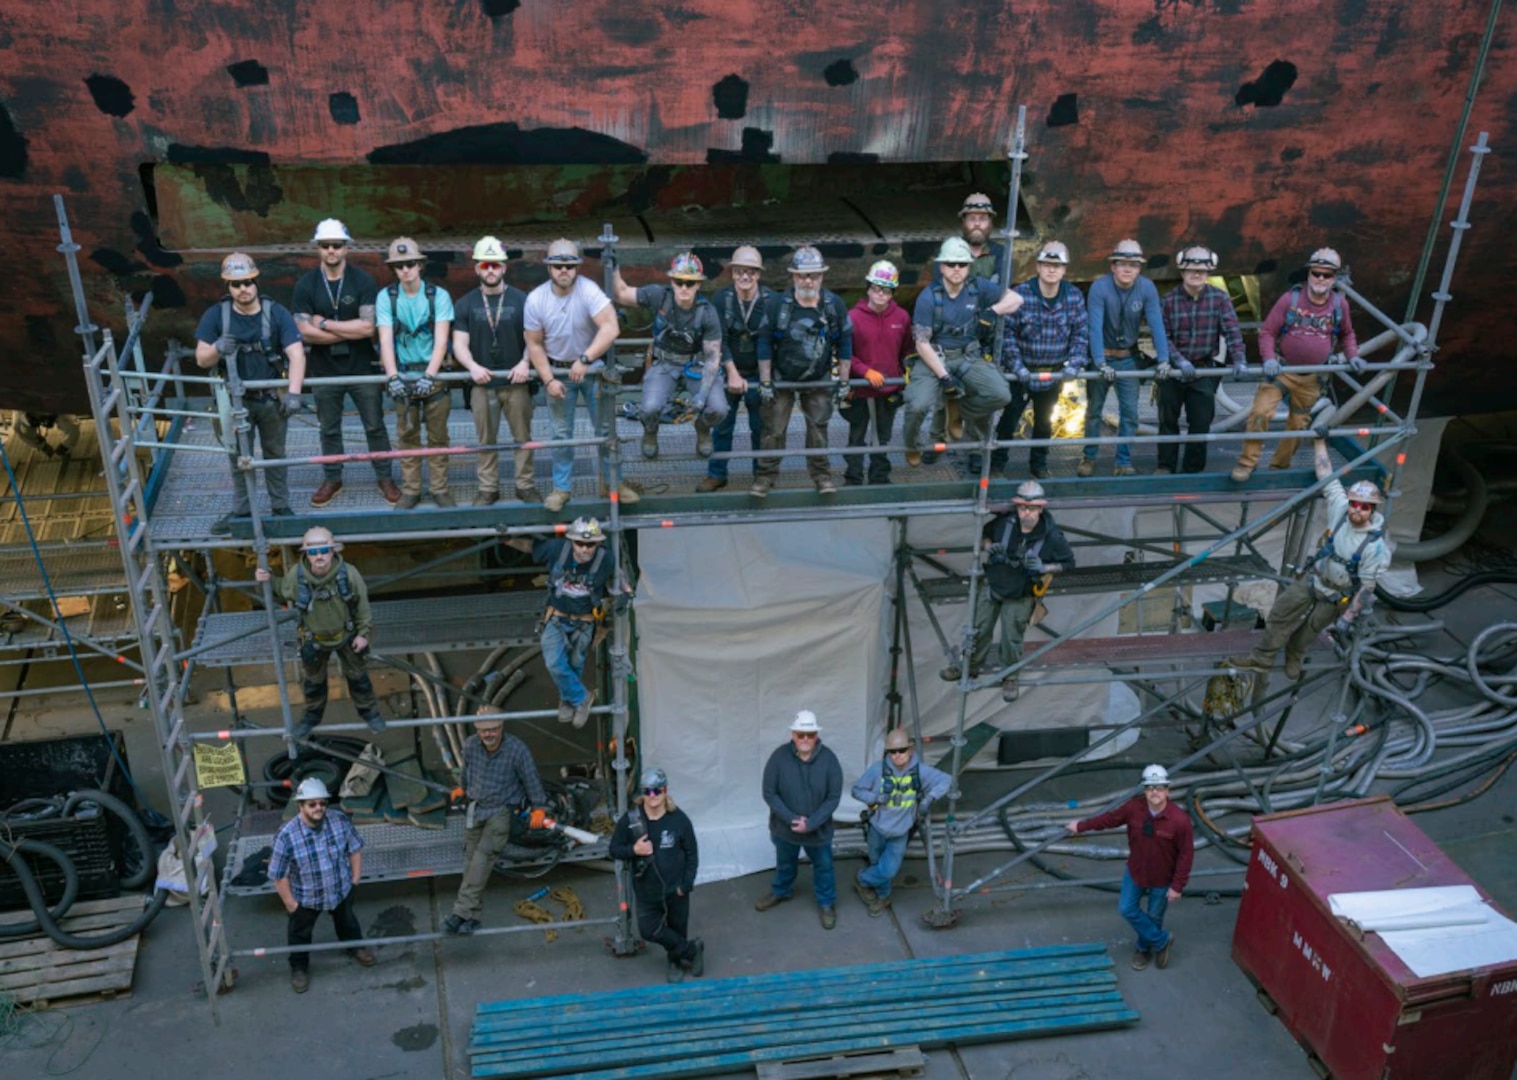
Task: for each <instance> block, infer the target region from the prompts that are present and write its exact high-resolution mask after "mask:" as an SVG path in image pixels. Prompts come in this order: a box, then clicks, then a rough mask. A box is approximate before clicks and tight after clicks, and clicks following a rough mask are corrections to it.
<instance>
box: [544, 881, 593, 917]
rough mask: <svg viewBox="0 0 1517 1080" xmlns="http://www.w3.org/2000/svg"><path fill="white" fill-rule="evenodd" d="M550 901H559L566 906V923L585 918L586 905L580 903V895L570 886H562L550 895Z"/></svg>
mask: <svg viewBox="0 0 1517 1080" xmlns="http://www.w3.org/2000/svg"><path fill="white" fill-rule="evenodd" d="M548 899H549V900H557V901H558V902H559V903H560V904H562V905H564V921H565V922H578V921H579V920H580V919H583V918H584V917H585V905H584V904H582V903H581V902H580V899H579V893H577V892H575V891H574V890H573V889H572V888H571V887H570V886H568V885H560V886H559V887H558V888H556V889H554V890H553V891H552V892H550V893H549V894H548Z"/></svg>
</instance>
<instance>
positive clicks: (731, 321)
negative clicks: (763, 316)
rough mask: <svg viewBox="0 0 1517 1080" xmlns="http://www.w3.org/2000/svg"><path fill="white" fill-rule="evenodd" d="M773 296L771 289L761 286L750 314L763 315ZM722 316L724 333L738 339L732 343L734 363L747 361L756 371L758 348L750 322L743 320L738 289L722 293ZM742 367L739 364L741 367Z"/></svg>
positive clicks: (749, 366)
mask: <svg viewBox="0 0 1517 1080" xmlns="http://www.w3.org/2000/svg"><path fill="white" fill-rule="evenodd" d="M773 295H774V292H773V291H772V290H771V289H769V288H768V287H767V286H763V285H760V286H759V291H758V295H757V296H755V297H754V300H753V307H752V308H751V309H749V310H750V314H751V313H752V312H754V311H758V312H761V313H762V312H763V310H764V306H765V305H766V304H768V303H769V298H770V297H771V296H773ZM721 315H722V329H723V331H724V332H725V333H726V334H728V335H729V336H730V337H733V338H735V339H736V340H735V341H733V342H732V357H733V361H734V362H737V361H739V360H746V361H748V369H749V370H750V371H752V370H754V365H756V364H757V363H758V346H757V344H755V342H754V340H753V330H752V329H751V328H750V327H749V326H748V320H747V319H745V318H743V313H742V310H741V309H740V308H739V307H738V303H737V290H736V289H724V290H723V291H722V311H721ZM760 323H762V320H760ZM741 366H742V365H741V364H739V367H741Z"/></svg>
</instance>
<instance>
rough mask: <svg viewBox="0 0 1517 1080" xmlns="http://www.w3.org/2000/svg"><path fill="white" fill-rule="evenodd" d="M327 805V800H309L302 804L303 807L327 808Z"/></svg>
mask: <svg viewBox="0 0 1517 1080" xmlns="http://www.w3.org/2000/svg"><path fill="white" fill-rule="evenodd" d="M326 804H327V801H326V800H325V799H307V800H306V801H305V802H303V803H301V805H302V806H325V805H326Z"/></svg>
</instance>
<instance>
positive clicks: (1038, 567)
mask: <svg viewBox="0 0 1517 1080" xmlns="http://www.w3.org/2000/svg"><path fill="white" fill-rule="evenodd" d="M1022 569H1023V570H1025V571H1027V573H1028V574H1030V575H1032V576H1034V577H1036V576H1037V575H1038V574H1041V573H1042V572H1043V560H1042V559H1040V558H1039V557H1038V553H1037V552H1036V551H1029V552H1027V554H1025V555H1023V556H1022Z"/></svg>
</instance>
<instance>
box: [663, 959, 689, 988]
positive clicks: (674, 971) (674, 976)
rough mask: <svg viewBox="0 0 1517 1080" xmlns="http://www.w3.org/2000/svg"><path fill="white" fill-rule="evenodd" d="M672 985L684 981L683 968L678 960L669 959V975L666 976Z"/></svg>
mask: <svg viewBox="0 0 1517 1080" xmlns="http://www.w3.org/2000/svg"><path fill="white" fill-rule="evenodd" d="M666 978H668V980H669V981H670V982H672V983H677V982H684V981H685V968H684V965H683V964H681V963H680V962H679V961H678V960H676V959H674V958H673V957H670V958H669V974H668V975H667V976H666Z"/></svg>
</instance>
